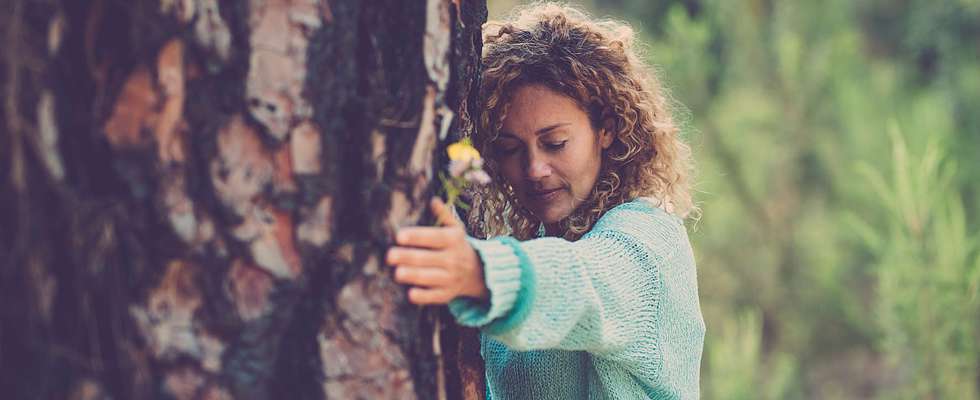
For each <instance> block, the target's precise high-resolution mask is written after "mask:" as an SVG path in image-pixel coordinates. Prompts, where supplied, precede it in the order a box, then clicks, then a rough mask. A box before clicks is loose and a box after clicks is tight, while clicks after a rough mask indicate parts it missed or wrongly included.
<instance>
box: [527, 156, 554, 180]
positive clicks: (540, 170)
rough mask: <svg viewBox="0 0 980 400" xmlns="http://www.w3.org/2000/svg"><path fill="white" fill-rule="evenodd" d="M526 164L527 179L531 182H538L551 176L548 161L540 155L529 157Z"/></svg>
mask: <svg viewBox="0 0 980 400" xmlns="http://www.w3.org/2000/svg"><path fill="white" fill-rule="evenodd" d="M529 158H530V159H529V160H528V164H527V178H528V179H530V180H531V181H535V182H536V181H540V180H542V179H544V178H547V177H549V176H551V165H549V164H548V160H547V159H546V158H545V157H542V156H540V155H530V156H529Z"/></svg>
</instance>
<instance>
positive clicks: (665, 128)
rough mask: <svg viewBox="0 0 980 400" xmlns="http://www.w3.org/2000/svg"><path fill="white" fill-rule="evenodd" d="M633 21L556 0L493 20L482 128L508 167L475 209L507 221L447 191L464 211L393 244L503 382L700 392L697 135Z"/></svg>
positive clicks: (394, 258) (500, 394)
mask: <svg viewBox="0 0 980 400" xmlns="http://www.w3.org/2000/svg"><path fill="white" fill-rule="evenodd" d="M632 36H633V33H632V31H631V30H630V29H629V28H628V27H626V26H624V25H621V24H618V23H612V22H596V21H593V20H590V19H589V18H588V17H587V16H585V15H584V14H583V13H581V12H579V11H576V10H574V9H570V8H567V7H564V6H560V5H554V4H543V5H535V6H532V7H531V8H528V9H525V10H523V11H522V12H521V13H519V14H518V15H517V17H516V18H515V19H514V20H513V21H511V22H507V23H488V24H487V25H485V27H484V55H483V75H482V83H481V92H480V94H481V98H482V99H483V100H484V102H485V113H484V114H483V116H482V118H481V119H480V121H479V124H478V125H479V126H478V127H477V129H476V132H475V133H474V135H473V141H474V143H475V145H476V146H477V148H478V149H479V150H480V151H481V153H483V154H485V155H486V159H487V165H486V167H487V169H488V172H489V173H490V174H491V176H493V178H494V183H493V184H491V186H490V187H489V189H488V190H487V191H486V192H485V193H481V194H480V195H479V196H477V204H476V207H475V209H477V210H478V212H476V213H474V214H472V215H471V217H473V218H471V223H474V224H475V226H476V227H478V228H479V229H477V230H478V231H481V232H483V233H484V234H485V236H486V237H493V238H492V239H488V240H480V239H475V238H471V237H468V236H466V234H465V233H464V230H463V228H462V226H461V224H460V223H459V222H457V220H456V219H455V218H454V217H453V214H452V212H451V211H450V210H449V209H448V208H447V207H446V206H445V204H443V203H442V202H441V201H439V200H434V201H433V203H432V208H433V210H434V212H435V213H436V215H437V216H438V217H439V219H440V220H442V221H452V222H449V223H447V224H446V226H442V227H411V228H404V229H401V230H399V231H398V233H397V235H396V242H397V244H398V246H396V247H392V248H391V249H390V250H389V252H388V254H387V262H388V263H389V264H391V265H394V266H396V267H397V268H396V270H395V279H396V281H398V282H400V283H404V284H408V285H411V286H412V287H411V288H410V289H409V293H408V295H409V299H410V301H412V302H414V303H417V304H446V303H448V304H449V307H450V310H451V311H452V313H453V315H454V316H455V317H456V319H457V321H458V322H459V323H460V324H463V325H468V326H476V327H480V328H481V331H482V333H483V335H482V340H481V342H482V349H481V350H482V354H483V356H484V359H485V360H486V372H487V384H488V385H487V386H488V394H489V396H490V398H493V399H582V398H617V399H620V398H622V399H636V398H657V399H660V398H665V399H666V398H670V399H674V398H696V397H698V379H699V366H700V359H701V350H702V346H703V342H704V322H703V319H702V316H701V311H700V306H699V303H698V295H697V279H696V274H695V264H694V259H693V255H692V252H691V247H690V244H689V241H688V237H687V234H686V231H685V229H684V225H683V218H685V217H687V216H688V215H689V214H690V213H692V211H696V208H695V207H694V205H693V204H692V200H691V195H690V185H689V180H688V176H689V170H690V164H691V162H690V149H689V148H688V147H687V146H686V145H685V144H683V143H682V142H681V141H680V140H679V138H678V129H677V128H676V126H675V125H674V123H673V122H672V120H671V118H670V114H669V112H668V110H667V105H666V103H667V101H666V98H665V96H664V94H663V93H662V90H661V89H660V87H659V84H658V83H657V81H656V80H654V79H653V78H652V76H651V75H650V74H649V73H648V71H647V69H646V68H645V66H644V65H643V63H642V62H641V61H640V60H639V58H638V57H637V56H636V55H635V54H634V50H633V49H632V47H631V42H632V39H633V37H632ZM498 235H508V236H498Z"/></svg>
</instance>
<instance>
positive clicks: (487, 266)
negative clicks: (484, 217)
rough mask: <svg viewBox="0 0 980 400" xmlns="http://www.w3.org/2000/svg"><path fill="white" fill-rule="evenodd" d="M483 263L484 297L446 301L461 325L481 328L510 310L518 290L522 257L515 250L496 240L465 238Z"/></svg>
mask: <svg viewBox="0 0 980 400" xmlns="http://www.w3.org/2000/svg"><path fill="white" fill-rule="evenodd" d="M466 240H467V242H469V243H470V245H471V246H473V249H475V250H476V252H477V254H478V255H479V256H480V260H481V261H482V262H483V275H484V279H485V280H486V285H487V289H488V291H489V292H490V301H489V304H488V302H487V301H485V300H478V299H474V298H470V297H458V298H456V299H454V300H453V301H451V302H449V311H450V312H451V313H452V314H453V316H454V317H456V321H457V322H458V323H459V324H460V325H465V326H472V327H481V326H484V325H487V324H489V323H490V322H492V321H493V320H495V319H497V318H500V317H502V316H504V315H506V314H507V313H509V312H510V311H511V309H513V307H514V303H515V302H516V301H517V295H518V292H520V289H521V265H520V263H521V260H520V258H519V257H518V256H517V254H514V249H513V248H512V247H511V246H509V245H507V244H505V243H501V242H500V241H497V240H479V239H474V238H470V237H468V238H467V239H466Z"/></svg>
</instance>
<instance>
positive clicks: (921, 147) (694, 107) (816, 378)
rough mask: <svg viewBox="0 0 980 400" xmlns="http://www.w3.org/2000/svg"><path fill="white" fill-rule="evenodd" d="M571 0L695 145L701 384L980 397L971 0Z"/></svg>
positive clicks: (744, 395) (499, 10) (499, 9)
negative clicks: (626, 41) (630, 42)
mask: <svg viewBox="0 0 980 400" xmlns="http://www.w3.org/2000/svg"><path fill="white" fill-rule="evenodd" d="M521 3H524V2H520V1H507V0H491V1H490V19H499V18H501V17H503V16H505V15H507V13H508V12H510V10H511V9H512V8H513V7H514V6H515V5H518V4H521ZM571 4H575V5H579V6H580V7H581V8H583V9H585V10H588V11H589V12H590V13H591V14H593V15H596V16H608V17H611V18H614V19H618V20H623V21H627V22H629V23H630V24H631V25H632V26H633V27H634V29H636V30H637V31H638V33H639V38H640V43H639V45H640V46H641V47H642V48H643V49H644V50H645V54H646V57H647V59H648V61H649V62H650V63H652V64H653V65H654V66H655V67H656V69H657V70H658V72H659V74H660V78H661V80H662V81H663V82H664V84H665V86H667V87H668V88H669V90H670V93H671V95H672V96H673V98H674V99H675V100H676V102H677V103H678V106H679V107H678V109H677V110H676V111H675V113H676V115H675V117H676V118H677V119H678V120H679V122H681V123H682V124H683V126H684V134H685V135H686V139H687V141H688V142H689V143H690V144H691V145H692V147H693V149H694V152H695V158H696V162H697V164H698V178H697V182H698V184H697V199H698V201H699V204H700V206H701V207H702V209H703V212H704V214H703V217H702V218H701V220H700V221H698V222H693V221H692V222H691V223H689V224H688V226H689V231H690V233H691V240H692V243H693V245H694V248H695V252H696V255H697V261H698V268H699V271H698V274H699V285H700V296H701V306H702V310H703V312H704V317H705V322H706V324H707V329H708V331H707V337H706V343H705V353H704V357H703V359H702V395H703V397H704V398H706V399H794V398H817V399H855V398H883V399H892V398H897V399H904V398H909V399H976V398H980V367H978V359H980V246H978V244H980V228H978V227H980V0H943V1H933V0H889V1H885V0H864V1H859V2H855V1H847V0H825V1H807V0H795V1H790V0H787V1H778V0H745V1H732V0H657V1H651V0H608V1H579V2H572V3H571Z"/></svg>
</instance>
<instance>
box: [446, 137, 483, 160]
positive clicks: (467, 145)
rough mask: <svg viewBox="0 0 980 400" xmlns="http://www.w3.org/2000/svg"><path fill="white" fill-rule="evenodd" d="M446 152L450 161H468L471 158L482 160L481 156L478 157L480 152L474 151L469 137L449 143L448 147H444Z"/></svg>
mask: <svg viewBox="0 0 980 400" xmlns="http://www.w3.org/2000/svg"><path fill="white" fill-rule="evenodd" d="M446 152H447V153H449V160H450V161H462V162H470V161H473V160H480V161H482V158H480V152H479V151H476V149H475V148H473V144H472V143H471V142H470V139H469V138H465V139H463V140H460V141H458V142H456V143H453V144H451V145H449V147H448V148H447V149H446Z"/></svg>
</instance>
